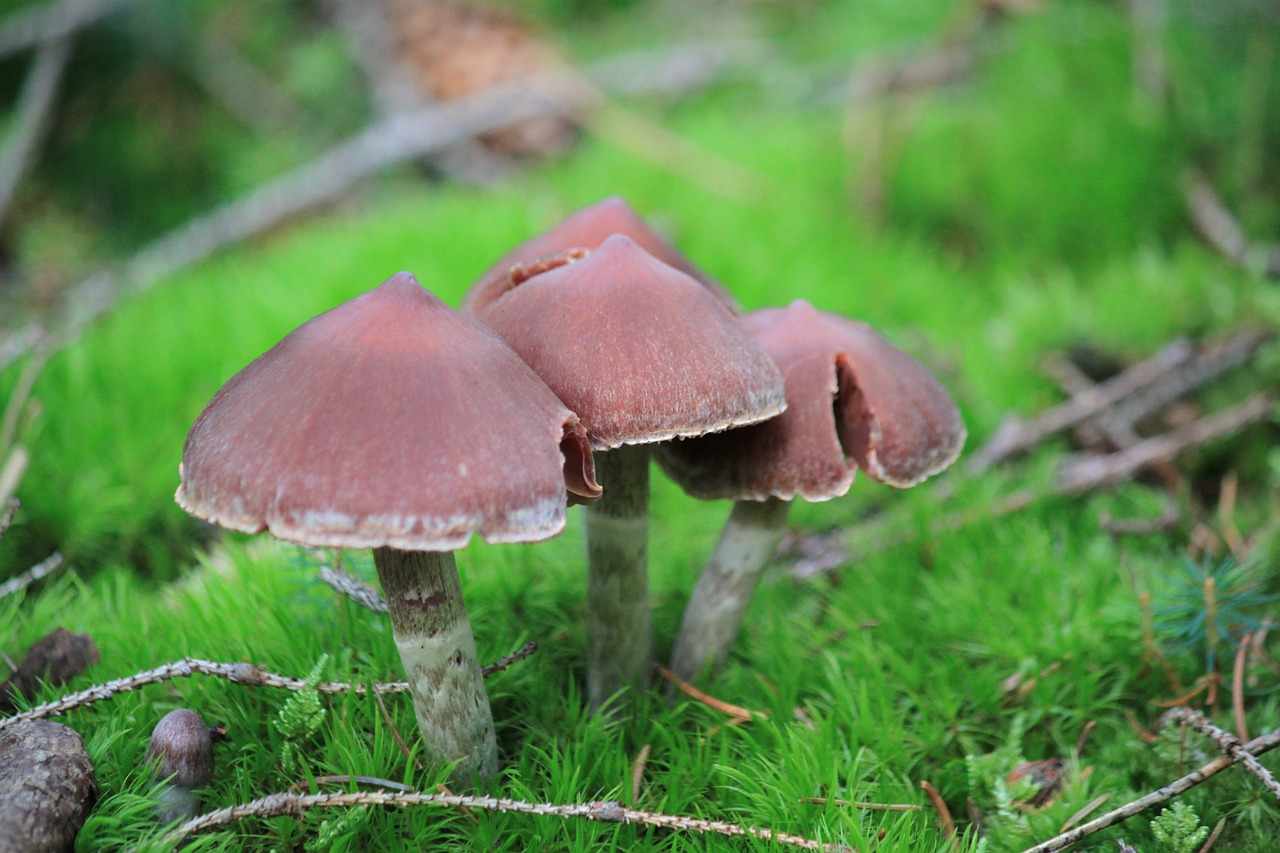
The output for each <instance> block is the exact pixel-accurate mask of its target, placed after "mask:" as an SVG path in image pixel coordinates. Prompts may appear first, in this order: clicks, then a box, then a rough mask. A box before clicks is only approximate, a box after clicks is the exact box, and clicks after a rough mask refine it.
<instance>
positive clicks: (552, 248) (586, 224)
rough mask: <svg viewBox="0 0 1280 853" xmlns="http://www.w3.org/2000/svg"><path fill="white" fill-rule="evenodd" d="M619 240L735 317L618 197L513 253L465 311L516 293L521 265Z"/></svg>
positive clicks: (702, 277) (714, 286) (721, 293)
mask: <svg viewBox="0 0 1280 853" xmlns="http://www.w3.org/2000/svg"><path fill="white" fill-rule="evenodd" d="M613 234H622V235H624V236H627V237H630V238H631V239H632V240H634V241H635V242H636V243H637V244H638V245H639V246H640V248H642V249H644V250H645V251H646V252H648V253H649V254H651V255H653V256H654V257H655V258H657V259H658V260H660V261H662V262H663V263H665V264H667V265H668V266H672V267H675V268H676V269H678V270H680V271H681V272H683V273H684V274H686V275H688V276H691V277H692V278H694V279H695V280H697V281H699V282H701V283H702V284H703V285H704V286H706V287H708V288H709V289H710V290H711V291H712V292H713V293H715V294H716V296H718V297H719V298H720V299H721V300H723V301H724V303H725V304H726V305H728V306H729V308H730V309H732V310H733V311H735V312H736V311H737V310H738V304H737V302H735V301H734V299H733V297H732V296H730V295H729V293H728V291H726V290H725V289H724V287H723V286H722V285H720V284H719V283H717V282H716V280H715V279H713V278H712V277H711V276H709V275H707V274H706V273H705V272H703V271H702V270H700V269H698V268H697V267H696V266H694V265H693V263H692V262H690V261H689V259H688V258H686V257H685V256H684V255H682V254H680V252H678V251H676V248H675V247H674V246H672V245H671V244H670V243H668V242H667V241H666V240H664V239H663V238H662V237H660V236H658V233H657V232H656V231H654V230H653V229H652V228H650V227H649V226H648V225H646V224H645V221H644V220H643V219H641V218H640V216H639V214H637V213H636V212H635V211H634V210H632V209H631V206H630V205H628V204H627V203H626V202H625V201H623V200H622V199H621V198H619V197H618V196H610V197H609V198H606V199H605V200H604V201H601V202H597V203H596V204H593V205H591V206H590V207H584V208H583V209H582V210H579V211H578V212H576V213H573V214H571V215H570V216H569V217H568V218H567V219H565V220H564V221H563V222H561V223H560V224H559V225H556V226H555V227H553V228H551V229H550V230H548V231H545V232H543V233H542V234H539V235H537V236H535V237H532V238H530V239H529V240H526V241H525V242H523V243H521V244H520V245H519V246H516V247H515V248H514V249H512V250H511V251H509V252H507V253H506V254H505V255H503V256H502V257H501V258H499V259H498V260H497V261H495V262H494V264H493V265H492V266H491V267H489V269H487V270H486V271H485V273H484V275H482V276H480V278H479V279H478V280H477V281H476V283H475V284H473V285H472V286H471V289H470V290H469V291H468V292H467V295H466V297H465V298H464V299H463V300H462V310H463V311H466V312H467V313H469V314H476V315H479V314H480V312H482V311H483V310H484V309H485V308H486V307H488V306H489V304H490V303H492V302H493V301H494V300H495V299H497V298H498V297H499V296H501V295H502V294H503V293H505V292H506V291H507V290H509V289H510V288H511V287H512V283H511V277H510V272H511V268H512V267H513V266H515V265H516V264H525V263H529V262H531V261H536V260H538V259H540V258H545V257H548V256H551V255H557V254H559V253H561V252H564V251H567V250H569V249H595V248H597V247H598V246H599V245H600V244H601V243H603V242H604V241H605V239H606V238H607V237H609V236H611V235H613Z"/></svg>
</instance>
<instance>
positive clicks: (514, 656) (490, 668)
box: [480, 640, 538, 676]
mask: <svg viewBox="0 0 1280 853" xmlns="http://www.w3.org/2000/svg"><path fill="white" fill-rule="evenodd" d="M537 650H538V644H537V643H535V642H534V641H533V640H529V641H528V642H527V643H525V644H524V645H523V646H521V647H520V648H518V649H516V650H515V651H514V652H512V653H511V654H509V655H507V656H506V657H503V658H498V659H497V660H496V661H494V662H493V663H491V664H487V665H485V666H482V667H480V674H481V675H485V676H489V675H493V674H494V673H495V672H502V671H503V670H504V669H506V668H507V667H509V666H511V665H512V664H513V663H518V662H519V661H522V660H524V659H525V658H527V657H529V655H531V654H533V653H534V652H536V651H537Z"/></svg>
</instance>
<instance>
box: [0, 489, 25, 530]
mask: <svg viewBox="0 0 1280 853" xmlns="http://www.w3.org/2000/svg"><path fill="white" fill-rule="evenodd" d="M0 494H2V493H0ZM20 506H22V502H21V501H19V500H18V499H17V498H9V499H8V500H6V501H3V502H2V503H0V507H2V508H0V539H3V538H4V532H5V531H6V530H8V529H9V525H11V524H13V514H14V513H16V512H17V511H18V507H20Z"/></svg>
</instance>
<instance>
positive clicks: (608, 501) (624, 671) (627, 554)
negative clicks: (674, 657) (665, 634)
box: [585, 444, 653, 708]
mask: <svg viewBox="0 0 1280 853" xmlns="http://www.w3.org/2000/svg"><path fill="white" fill-rule="evenodd" d="M649 455H650V454H649V448H648V447H647V446H646V445H642V444H639V445H636V444H633V445H624V446H622V447H618V448H615V449H613V450H610V451H607V452H605V453H598V454H596V457H595V460H596V477H597V478H598V479H599V480H600V481H601V482H603V483H607V484H608V493H607V495H606V496H605V497H603V498H601V499H600V500H599V501H596V502H595V503H594V504H591V505H590V506H588V507H586V510H585V517H586V528H587V530H586V532H587V698H588V701H589V702H590V705H591V707H592V708H599V707H600V706H601V705H602V704H604V702H605V700H607V699H608V698H609V697H610V696H612V695H613V694H614V693H616V692H617V691H618V690H620V689H622V688H623V687H633V686H636V685H638V684H640V683H642V681H643V680H644V677H645V674H646V673H647V672H648V669H649V664H650V659H651V657H652V651H653V630H652V626H651V623H650V619H649Z"/></svg>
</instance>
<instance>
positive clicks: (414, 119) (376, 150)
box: [0, 0, 662, 371]
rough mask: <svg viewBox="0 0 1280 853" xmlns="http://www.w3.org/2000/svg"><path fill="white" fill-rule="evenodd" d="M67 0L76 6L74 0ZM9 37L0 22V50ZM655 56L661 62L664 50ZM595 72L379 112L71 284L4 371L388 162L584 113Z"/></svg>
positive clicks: (9, 347)
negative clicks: (297, 162) (43, 344)
mask: <svg viewBox="0 0 1280 853" xmlns="http://www.w3.org/2000/svg"><path fill="white" fill-rule="evenodd" d="M80 2H93V0H80ZM97 2H104V0H97ZM116 2H117V3H118V2H123V0H116ZM66 3H67V5H75V0H66ZM2 36H3V29H2V28H0V48H2V47H3V38H2ZM651 61H652V62H654V63H656V64H661V61H662V60H661V55H657V56H654V57H653V58H652V60H651ZM593 75H594V66H592V67H588V68H586V69H584V70H583V71H582V72H577V71H565V72H559V73H552V74H542V75H535V76H528V77H526V78H524V79H522V80H520V81H518V82H513V83H507V84H503V85H500V86H494V87H491V88H489V89H486V90H484V91H482V92H478V93H476V94H473V95H468V96H466V97H462V98H458V99H456V100H453V101H449V102H448V103H441V104H436V105H431V106H427V107H424V108H422V109H419V110H415V111H412V112H407V113H399V114H396V115H394V116H388V117H385V118H381V119H379V120H376V121H374V122H372V123H370V124H369V125H368V126H366V127H365V129H364V130H362V131H361V132H359V133H357V134H356V135H354V136H352V137H351V138H349V139H347V140H346V141H344V142H341V143H339V144H337V145H335V146H334V147H332V148H330V149H329V150H328V151H326V152H325V153H323V154H321V155H320V156H318V157H316V158H315V159H313V160H312V161H310V162H309V163H306V164H304V165H302V166H299V167H298V168H296V169H294V170H293V171H291V172H288V173H286V174H284V175H282V176H280V177H278V178H276V179H274V180H271V181H267V182H266V183H264V184H262V185H260V186H259V187H257V188H256V189H254V190H252V191H250V192H249V193H247V194H246V195H244V196H242V197H241V198H239V199H237V200H234V201H232V202H229V203H227V204H225V205H223V206H222V207H219V208H216V209H214V210H213V211H210V212H208V213H206V214H203V215H201V216H198V217H196V218H194V219H192V220H190V221H189V222H187V223H186V224H184V225H182V226H180V227H178V228H176V229H174V230H173V231H171V232H169V233H168V234H165V235H164V236H162V237H160V238H159V239H157V240H155V241H154V242H152V243H151V244H149V245H148V246H145V247H143V249H142V250H140V251H139V252H138V253H137V254H136V255H134V256H133V257H132V258H130V259H129V260H127V261H125V262H124V263H123V264H120V265H119V266H117V267H115V268H113V269H110V270H104V271H100V272H98V273H95V274H94V275H91V276H89V277H88V278H86V279H84V280H83V281H81V282H80V283H79V284H77V285H75V286H74V287H72V288H71V289H70V290H69V292H68V294H67V297H66V299H65V302H64V310H63V312H62V314H61V315H60V316H58V317H56V318H54V319H53V320H52V321H51V322H50V329H48V330H45V331H44V332H42V331H40V330H39V329H35V330H34V331H33V329H32V328H23V329H20V330H16V331H12V332H10V333H9V334H8V335H7V336H5V337H3V338H0V371H2V370H4V369H5V368H6V367H7V366H8V365H9V364H11V363H12V362H13V361H14V360H16V359H17V358H20V357H21V356H22V355H23V354H24V353H26V352H27V351H29V350H30V349H31V347H32V346H33V343H34V341H36V340H39V339H41V338H42V337H43V336H45V335H46V334H47V336H48V337H49V339H50V345H51V347H52V348H53V349H55V350H56V349H59V348H61V347H63V346H66V345H67V344H68V343H70V342H71V341H73V340H75V339H76V338H77V337H78V336H79V334H80V333H81V332H82V331H83V330H84V329H85V328H87V327H88V325H89V324H90V323H92V322H93V321H94V320H96V319H97V318H98V317H101V316H102V315H103V314H105V313H106V312H107V311H109V310H111V308H112V307H113V306H114V305H115V304H116V302H118V301H119V300H120V299H122V298H125V297H129V296H133V295H136V294H139V293H142V292H145V291H146V290H148V289H150V288H151V287H153V286H155V285H156V284H157V283H158V282H159V281H160V280H162V279H164V278H165V277H167V276H169V275H171V274H173V273H174V272H176V271H177V270H180V269H182V268H184V267H187V266H189V265H192V264H195V263H198V262H200V261H202V260H204V259H206V258H208V257H209V256H210V255H212V254H214V253H215V252H218V251H220V250H222V249H225V248H227V247H229V246H232V245H235V244H237V243H239V242H242V241H244V240H246V239H248V238H250V237H254V236H257V235H259V234H262V233H264V232H265V231H267V230H269V229H271V228H273V227H275V226H277V225H279V224H281V223H283V222H284V221H286V220H288V219H290V218H292V217H295V216H298V215H300V214H302V213H304V212H307V211H310V210H313V209H315V208H316V207H319V206H322V205H325V204H328V203H331V202H333V201H335V200H337V199H339V198H341V197H342V196H343V195H344V194H346V193H347V192H349V191H351V189H352V188H353V187H355V186H356V185H357V184H359V183H360V182H362V181H363V180H365V179H367V178H370V177H372V176H374V175H376V174H378V173H380V172H382V171H384V170H386V169H389V168H391V167H393V166H397V165H403V164H405V163H408V162H412V161H415V160H419V159H422V158H426V157H429V156H432V155H435V154H437V153H441V152H444V151H446V150H449V149H452V148H454V147H456V146H457V145H459V144H460V143H464V142H467V141H469V140H471V139H474V138H475V137H476V136H479V135H481V134H485V133H489V132H492V131H496V130H501V129H503V128H505V127H507V126H509V125H513V124H518V123H520V122H522V121H527V120H529V119H534V118H539V117H542V116H545V115H550V114H557V115H563V114H566V113H568V114H581V113H584V112H587V111H589V110H590V109H591V108H593V107H595V106H598V105H599V104H600V103H602V102H603V96H601V95H600V94H599V92H598V91H597V90H596V89H594V88H593V87H592V85H591V84H590V83H589V82H588V81H589V80H591V79H592V78H593Z"/></svg>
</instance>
